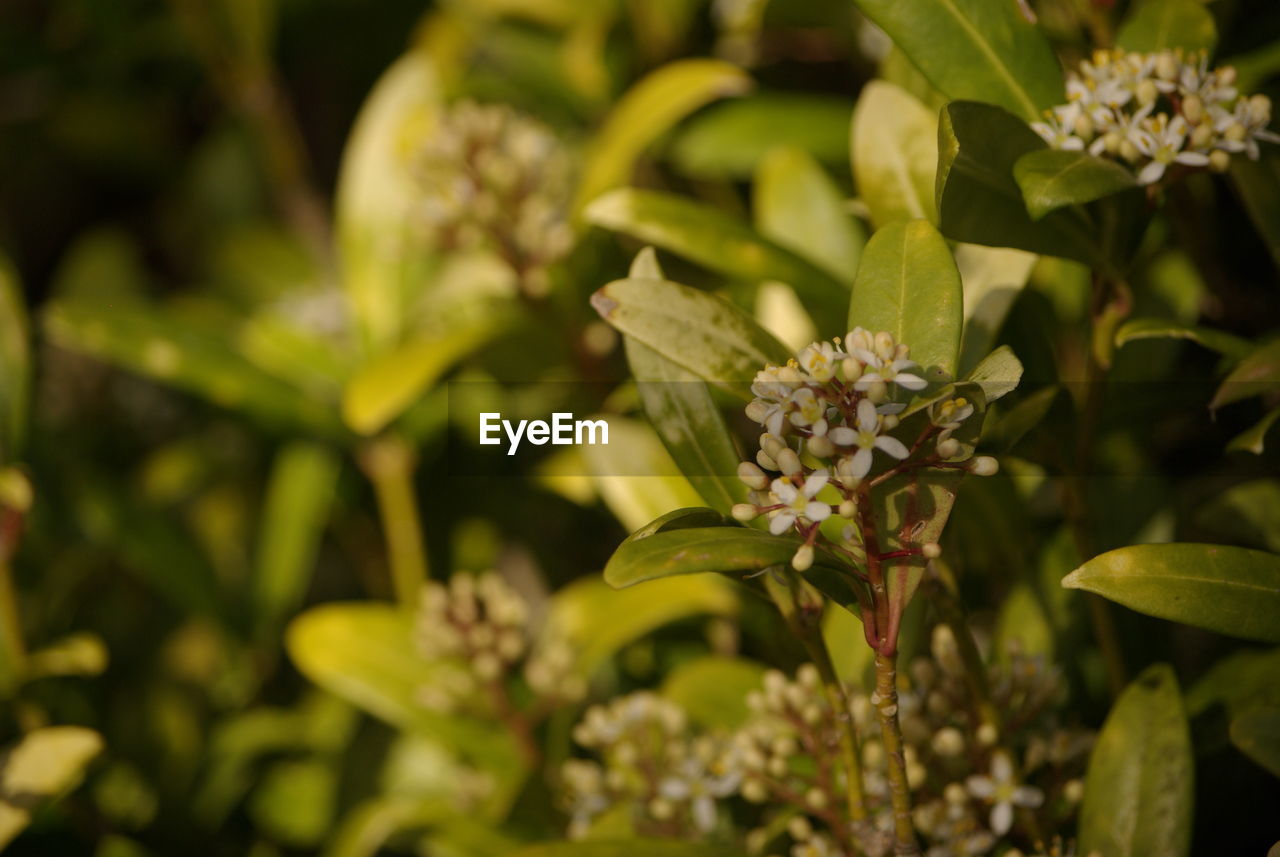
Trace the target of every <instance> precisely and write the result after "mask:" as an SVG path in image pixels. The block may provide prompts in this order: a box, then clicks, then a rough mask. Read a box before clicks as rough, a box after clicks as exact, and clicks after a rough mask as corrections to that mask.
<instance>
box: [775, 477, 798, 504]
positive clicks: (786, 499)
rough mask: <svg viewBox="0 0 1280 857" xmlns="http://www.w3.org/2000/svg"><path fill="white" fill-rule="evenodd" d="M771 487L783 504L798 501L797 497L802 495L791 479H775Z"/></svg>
mask: <svg viewBox="0 0 1280 857" xmlns="http://www.w3.org/2000/svg"><path fill="white" fill-rule="evenodd" d="M770 487H771V488H773V493H774V494H777V495H778V499H779V500H781V501H782V502H783V503H791V502H793V501H794V500H795V499H796V495H797V494H799V493H800V492H799V491H797V490H796V486H794V485H792V484H791V480H789V479H775V480H773V485H771V486H770Z"/></svg>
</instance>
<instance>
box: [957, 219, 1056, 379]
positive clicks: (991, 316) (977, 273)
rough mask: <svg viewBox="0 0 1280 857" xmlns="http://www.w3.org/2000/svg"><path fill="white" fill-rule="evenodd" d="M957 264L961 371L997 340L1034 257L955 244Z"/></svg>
mask: <svg viewBox="0 0 1280 857" xmlns="http://www.w3.org/2000/svg"><path fill="white" fill-rule="evenodd" d="M955 257H956V267H957V268H959V269H960V281H961V282H962V283H963V284H964V335H963V336H961V338H960V371H961V372H962V373H963V372H966V371H968V370H970V369H971V368H973V367H974V366H976V365H977V363H978V361H979V360H981V359H982V358H983V357H985V356H986V355H987V352H989V351H990V350H991V348H992V346H994V345H995V343H996V337H997V336H999V334H1000V328H1001V327H1003V326H1004V322H1005V319H1006V318H1008V316H1009V311H1010V310H1011V309H1013V303H1014V301H1016V300H1017V299H1018V295H1019V294H1021V293H1022V290H1023V288H1025V287H1026V285H1027V280H1028V279H1029V278H1030V277H1031V269H1032V268H1034V267H1035V264H1036V259H1037V257H1036V256H1035V254H1033V253H1027V252H1025V251H1023V250H1011V249H1009V248H1007V247H983V246H981V245H979V244H958V245H956V247H955Z"/></svg>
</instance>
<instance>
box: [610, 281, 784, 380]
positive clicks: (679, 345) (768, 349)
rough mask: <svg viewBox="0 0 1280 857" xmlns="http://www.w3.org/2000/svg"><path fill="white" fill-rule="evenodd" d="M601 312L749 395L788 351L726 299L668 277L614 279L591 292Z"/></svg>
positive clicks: (674, 357)
mask: <svg viewBox="0 0 1280 857" xmlns="http://www.w3.org/2000/svg"><path fill="white" fill-rule="evenodd" d="M591 305H592V306H593V307H595V309H596V312H598V313H600V316H601V318H603V319H604V320H605V321H607V322H609V323H610V324H611V325H613V326H614V327H616V328H617V329H618V330H620V331H621V332H622V333H625V334H626V335H627V336H630V337H632V338H634V339H635V340H637V341H638V342H640V343H641V344H643V345H647V346H648V347H649V348H651V349H653V350H654V351H657V352H658V353H659V354H661V355H662V356H663V357H665V358H667V359H668V360H670V361H671V362H673V363H676V364H678V365H680V366H683V367H684V368H685V369H688V370H689V371H690V372H693V373H694V374H695V375H697V376H698V377H700V378H703V379H704V380H706V381H709V382H711V383H713V384H719V385H723V386H726V387H728V388H729V389H731V390H732V391H734V392H735V393H737V394H738V395H740V396H742V397H743V398H746V399H749V398H751V396H750V391H749V387H750V384H751V380H752V379H753V378H755V375H756V373H757V372H759V371H760V370H761V369H763V368H764V367H765V364H767V363H773V364H775V365H783V364H785V363H786V362H787V360H788V359H790V358H791V356H792V355H791V352H790V351H789V350H788V349H787V347H786V346H784V345H783V344H782V343H780V342H778V340H776V339H774V338H773V336H772V335H770V334H769V333H767V332H766V331H765V330H764V329H762V328H761V327H760V326H759V325H758V324H756V323H755V321H753V320H752V319H751V317H750V316H748V315H747V314H746V313H744V312H742V310H740V309H738V308H737V307H735V306H733V305H732V304H730V303H728V302H727V301H725V300H723V299H721V298H718V297H715V296H714V295H710V294H707V293H706V292H702V291H699V290H697V289H692V288H689V287H688V286H682V285H680V284H679V283H673V282H670V281H669V280H651V279H627V280H615V281H614V282H612V283H609V284H608V285H607V286H604V287H603V288H602V289H600V290H599V291H597V292H596V293H595V294H594V295H592V296H591Z"/></svg>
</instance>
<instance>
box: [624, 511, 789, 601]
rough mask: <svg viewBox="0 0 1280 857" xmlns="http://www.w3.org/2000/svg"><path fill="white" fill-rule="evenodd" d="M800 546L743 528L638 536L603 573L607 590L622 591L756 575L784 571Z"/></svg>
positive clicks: (638, 534)
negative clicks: (709, 575)
mask: <svg viewBox="0 0 1280 857" xmlns="http://www.w3.org/2000/svg"><path fill="white" fill-rule="evenodd" d="M799 546H800V543H799V542H798V541H797V540H796V539H793V538H786V537H783V536H775V535H771V534H770V533H766V532H763V531H761V530H750V529H747V528H746V527H736V526H735V527H729V526H724V527H682V528H680V529H676V530H663V531H660V532H656V533H653V534H645V533H643V532H637V533H634V534H632V535H631V536H630V537H628V538H627V540H626V541H624V542H623V543H622V544H621V545H620V546H619V547H618V549H617V550H616V551H614V553H613V556H612V557H610V558H609V562H608V563H607V564H606V565H605V567H604V579H605V581H606V582H608V583H609V585H610V586H617V587H624V586H631V585H633V584H636V583H643V582H644V581H647V580H656V579H658V578H663V577H671V576H672V575H684V574H703V573H706V572H721V573H725V574H729V573H733V572H756V571H762V570H763V569H766V568H769V567H771V566H775V565H786V564H788V563H790V562H791V558H792V557H793V556H795V552H796V549H797V548H798V547H799Z"/></svg>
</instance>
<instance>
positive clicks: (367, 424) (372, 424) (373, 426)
mask: <svg viewBox="0 0 1280 857" xmlns="http://www.w3.org/2000/svg"><path fill="white" fill-rule="evenodd" d="M503 327H504V325H503V324H502V322H501V321H500V320H498V319H495V318H493V317H489V318H484V319H477V320H475V321H473V322H471V323H470V324H466V325H462V326H459V327H458V328H457V329H456V330H453V331H451V332H449V333H448V334H446V335H444V336H443V337H440V338H435V337H432V338H428V339H416V340H411V341H409V342H406V343H404V344H403V345H400V346H398V347H396V348H393V349H391V350H390V351H388V352H386V353H384V354H382V355H381V356H379V357H375V358H374V359H373V360H371V361H369V362H368V363H366V364H365V365H364V366H362V367H361V368H360V369H359V371H357V372H356V374H355V375H354V376H353V377H352V378H351V381H350V382H349V383H348V385H347V388H346V390H345V391H344V392H343V396H342V418H343V420H344V421H345V422H346V424H347V425H348V426H350V427H351V429H352V430H353V431H356V432H357V433H359V434H362V435H372V434H377V433H378V432H379V431H381V430H382V429H384V428H386V426H387V425H388V424H389V423H391V422H392V421H393V420H395V418H396V417H398V416H400V414H402V413H403V412H404V411H405V410H406V409H407V408H409V407H410V406H411V405H412V404H413V403H414V401H415V400H417V399H418V398H419V397H421V396H422V395H423V394H424V392H425V391H426V390H428V389H429V388H430V387H431V386H432V385H433V384H434V383H435V382H436V381H438V380H439V379H440V376H441V375H443V374H444V373H445V372H446V371H448V370H449V368H450V367H451V366H453V364H454V363H456V362H457V361H458V360H460V359H462V358H463V357H465V356H466V355H467V354H469V353H471V352H472V351H474V350H475V349H477V348H479V347H480V346H481V345H483V344H484V343H486V342H488V341H489V340H490V339H492V338H493V337H494V336H496V335H497V334H498V332H499V331H501V330H502V329H503Z"/></svg>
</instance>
